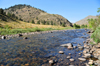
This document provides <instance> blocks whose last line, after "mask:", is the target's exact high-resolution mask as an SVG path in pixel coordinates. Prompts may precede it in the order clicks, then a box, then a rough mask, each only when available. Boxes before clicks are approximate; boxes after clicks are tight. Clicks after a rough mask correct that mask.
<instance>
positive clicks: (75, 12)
mask: <svg viewBox="0 0 100 66" xmlns="http://www.w3.org/2000/svg"><path fill="white" fill-rule="evenodd" d="M17 4H26V5H31V6H32V7H35V8H39V9H41V10H44V11H46V12H47V13H50V14H59V15H62V16H63V17H65V18H66V19H68V20H69V21H70V22H71V23H75V22H77V21H79V20H81V19H83V18H85V17H87V16H89V15H92V16H96V15H98V14H99V13H97V10H98V8H99V7H100V0H0V8H3V9H5V8H8V7H10V6H14V5H17Z"/></svg>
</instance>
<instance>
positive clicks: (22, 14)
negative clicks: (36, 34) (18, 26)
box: [5, 4, 72, 26]
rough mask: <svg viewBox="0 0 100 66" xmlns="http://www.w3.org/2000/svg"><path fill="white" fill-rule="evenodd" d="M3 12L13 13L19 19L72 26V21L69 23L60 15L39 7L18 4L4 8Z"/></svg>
mask: <svg viewBox="0 0 100 66" xmlns="http://www.w3.org/2000/svg"><path fill="white" fill-rule="evenodd" d="M5 12H6V13H8V12H9V13H12V14H15V15H16V16H17V17H18V18H19V19H20V18H21V19H22V20H23V21H25V22H31V21H32V20H34V21H35V23H37V22H38V21H40V24H42V23H43V22H45V24H47V23H48V24H51V23H53V25H62V24H65V26H72V23H70V22H69V21H68V20H67V19H66V18H64V17H62V16H61V15H57V14H49V13H46V12H45V11H43V10H41V9H37V8H34V7H31V6H29V5H22V4H20V5H15V6H11V7H10V8H8V9H5Z"/></svg>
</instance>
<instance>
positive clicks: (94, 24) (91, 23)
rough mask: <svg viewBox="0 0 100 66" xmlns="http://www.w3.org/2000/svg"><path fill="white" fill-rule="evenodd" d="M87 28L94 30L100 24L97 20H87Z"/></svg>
mask: <svg viewBox="0 0 100 66" xmlns="http://www.w3.org/2000/svg"><path fill="white" fill-rule="evenodd" d="M88 23H89V28H90V29H92V30H95V29H96V27H97V26H98V25H99V24H100V23H99V22H98V21H97V19H88Z"/></svg>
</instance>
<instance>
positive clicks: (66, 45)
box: [60, 43, 73, 47]
mask: <svg viewBox="0 0 100 66" xmlns="http://www.w3.org/2000/svg"><path fill="white" fill-rule="evenodd" d="M60 46H63V47H73V45H72V44H71V43H67V44H62V45H60Z"/></svg>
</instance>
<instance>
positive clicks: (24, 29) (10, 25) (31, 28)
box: [0, 20, 73, 35]
mask: <svg viewBox="0 0 100 66" xmlns="http://www.w3.org/2000/svg"><path fill="white" fill-rule="evenodd" d="M0 25H1V26H2V27H1V28H0V35H10V34H18V33H28V32H35V31H48V30H64V29H73V28H72V27H61V26H53V25H38V24H32V23H26V22H23V21H19V20H17V21H10V22H6V21H0Z"/></svg>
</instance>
